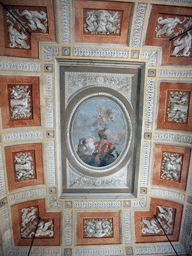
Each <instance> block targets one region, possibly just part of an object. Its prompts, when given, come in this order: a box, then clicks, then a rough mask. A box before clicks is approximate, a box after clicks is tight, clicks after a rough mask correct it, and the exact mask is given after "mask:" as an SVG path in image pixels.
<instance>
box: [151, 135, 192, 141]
mask: <svg viewBox="0 0 192 256" xmlns="http://www.w3.org/2000/svg"><path fill="white" fill-rule="evenodd" d="M153 139H154V140H157V141H171V142H172V141H173V142H181V143H186V144H192V136H187V135H180V134H171V133H168V134H166V133H154V137H153Z"/></svg>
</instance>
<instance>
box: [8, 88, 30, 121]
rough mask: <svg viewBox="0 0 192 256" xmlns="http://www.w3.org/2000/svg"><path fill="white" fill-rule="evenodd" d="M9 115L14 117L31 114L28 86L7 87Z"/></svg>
mask: <svg viewBox="0 0 192 256" xmlns="http://www.w3.org/2000/svg"><path fill="white" fill-rule="evenodd" d="M9 90H10V106H11V117H14V118H15V119H19V118H26V117H29V116H31V105H30V103H29V102H30V100H31V99H30V90H29V86H20V85H16V86H15V87H12V88H9Z"/></svg>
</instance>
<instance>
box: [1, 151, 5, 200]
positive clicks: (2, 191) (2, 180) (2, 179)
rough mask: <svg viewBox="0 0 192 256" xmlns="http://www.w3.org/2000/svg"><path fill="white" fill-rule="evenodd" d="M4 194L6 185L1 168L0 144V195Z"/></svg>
mask: <svg viewBox="0 0 192 256" xmlns="http://www.w3.org/2000/svg"><path fill="white" fill-rule="evenodd" d="M5 195H6V187H5V176H4V170H3V153H2V147H1V146H0V197H3V196H5Z"/></svg>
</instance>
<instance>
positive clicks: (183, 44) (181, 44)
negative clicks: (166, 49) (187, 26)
mask: <svg viewBox="0 0 192 256" xmlns="http://www.w3.org/2000/svg"><path fill="white" fill-rule="evenodd" d="M191 38H192V37H191V33H190V32H189V31H188V32H187V34H185V36H184V37H181V38H177V39H176V40H174V41H173V45H174V47H175V48H174V50H173V51H172V52H171V55H174V56H176V57H179V56H184V57H188V56H189V55H190V48H191ZM180 51H182V53H180Z"/></svg>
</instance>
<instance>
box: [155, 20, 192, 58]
mask: <svg viewBox="0 0 192 256" xmlns="http://www.w3.org/2000/svg"><path fill="white" fill-rule="evenodd" d="M191 25H192V17H173V18H171V17H167V18H163V17H159V18H158V19H157V25H156V28H155V32H156V37H163V36H165V37H169V38H173V40H172V46H173V50H172V51H171V55H172V56H175V57H188V56H190V54H191V52H190V49H191V39H192V35H191V31H187V30H188V29H189V27H191ZM185 31H186V34H182V33H184V32H185ZM181 34H182V35H181ZM174 37H176V38H175V39H174Z"/></svg>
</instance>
